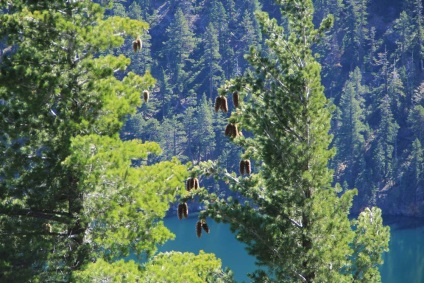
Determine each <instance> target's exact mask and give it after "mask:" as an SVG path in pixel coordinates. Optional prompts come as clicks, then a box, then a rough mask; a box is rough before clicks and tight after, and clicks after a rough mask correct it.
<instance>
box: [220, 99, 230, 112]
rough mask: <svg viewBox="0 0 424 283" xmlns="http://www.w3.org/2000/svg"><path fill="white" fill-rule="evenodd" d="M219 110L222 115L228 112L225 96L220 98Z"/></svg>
mask: <svg viewBox="0 0 424 283" xmlns="http://www.w3.org/2000/svg"><path fill="white" fill-rule="evenodd" d="M220 108H221V110H222V112H224V113H227V112H228V103H227V98H226V97H225V96H222V97H221V105H220Z"/></svg>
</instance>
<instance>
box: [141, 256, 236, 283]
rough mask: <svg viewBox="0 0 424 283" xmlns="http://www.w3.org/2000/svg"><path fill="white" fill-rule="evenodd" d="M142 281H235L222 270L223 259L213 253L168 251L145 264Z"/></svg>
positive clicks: (196, 282) (178, 282)
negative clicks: (195, 253)
mask: <svg viewBox="0 0 424 283" xmlns="http://www.w3.org/2000/svg"><path fill="white" fill-rule="evenodd" d="M142 282H151V283H154V282H175V283H183V282H193V283H203V282H210V283H212V282H220V283H222V282H233V280H232V279H231V274H229V273H225V272H222V269H221V261H220V260H219V259H216V258H215V256H214V255H212V254H206V253H205V252H203V251H200V253H199V255H197V256H196V255H194V254H192V253H181V252H167V253H161V254H158V255H157V256H155V257H154V258H153V259H152V260H151V261H150V262H149V263H148V264H146V265H145V266H144V272H143V277H142Z"/></svg>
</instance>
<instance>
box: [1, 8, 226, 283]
mask: <svg viewBox="0 0 424 283" xmlns="http://www.w3.org/2000/svg"><path fill="white" fill-rule="evenodd" d="M0 7H1V8H2V9H5V13H4V14H1V15H0V21H1V22H2V25H1V27H0V40H1V41H2V44H3V42H5V43H6V44H7V46H10V49H9V50H11V51H10V52H8V53H5V54H3V53H1V54H0V113H1V114H0V115H1V117H2V118H1V119H0V127H1V128H2V131H1V133H0V149H1V152H2V154H1V155H0V179H1V181H2V182H1V184H0V196H1V197H0V199H1V201H0V234H1V235H2V241H1V243H0V253H1V254H2V256H1V259H0V274H1V276H0V277H1V281H4V282H69V281H71V280H72V281H77V282H103V281H104V280H112V281H114V282H138V281H140V280H141V279H140V278H143V277H142V276H145V274H144V273H142V268H141V267H140V266H139V265H137V264H135V263H134V262H133V261H128V262H124V261H123V260H119V259H120V258H123V257H127V256H130V255H133V256H135V257H136V258H137V259H139V260H144V261H147V263H146V264H147V265H148V261H149V259H151V258H152V256H153V255H154V254H155V252H156V250H157V245H159V244H163V243H164V242H165V241H166V240H168V239H171V238H173V237H174V235H173V234H172V233H171V232H170V231H169V230H168V229H167V228H166V227H165V226H164V224H163V221H162V218H163V217H164V216H165V214H166V212H167V211H168V209H169V207H170V205H169V204H170V203H171V202H174V201H175V200H176V196H177V195H178V194H179V193H180V192H181V191H182V187H183V180H184V179H185V178H186V177H187V174H188V173H187V166H186V165H182V164H181V163H180V162H179V161H178V160H177V159H169V161H164V162H161V163H152V160H151V156H152V155H158V154H160V153H161V150H160V148H159V145H158V144H156V143H153V142H144V143H142V142H141V141H140V140H131V141H121V140H120V139H119V135H118V132H119V130H120V128H121V126H122V125H123V123H124V121H125V119H126V118H127V117H128V116H129V115H130V114H134V113H135V112H136V110H137V107H139V106H140V105H141V102H142V101H141V98H140V96H141V94H142V92H143V90H145V89H152V88H153V86H154V84H155V82H156V81H155V79H153V77H152V76H151V75H150V72H148V71H146V72H145V73H144V74H143V75H139V74H136V73H135V72H128V71H127V68H128V66H129V64H130V60H129V59H128V58H126V57H125V56H124V55H122V54H114V55H112V54H109V51H110V49H111V48H112V49H113V48H118V47H120V46H121V45H122V44H124V43H126V42H131V40H134V39H135V38H136V37H138V36H142V34H143V33H144V32H145V31H146V30H147V29H148V25H147V24H146V23H145V22H142V21H138V20H131V19H128V18H121V17H118V16H110V17H108V18H104V11H103V9H102V8H101V7H100V6H99V5H97V4H95V3H93V2H92V1H36V2H34V3H33V2H31V3H27V1H13V3H9V2H8V4H6V3H5V2H1V4H0ZM120 8H121V12H120V13H118V12H116V13H117V14H124V11H122V6H120ZM115 11H117V10H116V9H115ZM125 48H126V49H127V50H132V46H131V44H127V45H126V46H125ZM102 54H103V55H102ZM106 54H108V55H106ZM143 121H144V120H143ZM191 258H192V259H193V261H196V262H197V263H198V264H197V265H196V269H195V271H192V270H191V269H190V266H188V267H185V268H186V269H185V271H186V272H195V273H196V274H198V276H199V278H201V279H199V280H203V281H205V280H206V277H207V276H209V271H210V270H213V271H214V272H218V269H219V268H220V265H218V263H219V262H218V261H216V260H213V259H212V258H211V256H209V255H200V256H199V257H197V256H192V257H191ZM203 260H205V262H204V261H203Z"/></svg>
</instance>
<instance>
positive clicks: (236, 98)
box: [233, 91, 239, 108]
mask: <svg viewBox="0 0 424 283" xmlns="http://www.w3.org/2000/svg"><path fill="white" fill-rule="evenodd" d="M233 103H234V107H235V108H238V107H239V95H238V91H235V92H233Z"/></svg>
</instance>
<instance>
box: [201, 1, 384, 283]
mask: <svg viewBox="0 0 424 283" xmlns="http://www.w3.org/2000/svg"><path fill="white" fill-rule="evenodd" d="M278 3H279V4H281V5H282V7H283V8H282V13H283V15H284V16H285V17H286V19H287V22H288V31H287V32H284V30H283V28H282V27H280V26H278V24H277V22H276V20H271V19H269V17H268V16H267V14H265V13H262V12H260V13H257V18H258V21H259V23H260V25H261V28H262V32H263V34H264V35H265V36H266V38H267V39H266V44H267V48H266V49H265V50H264V51H263V52H260V51H258V50H257V49H255V48H251V51H250V53H249V54H248V55H247V57H246V58H247V60H248V61H249V63H250V65H251V68H252V69H251V71H248V72H246V73H245V74H244V75H243V76H240V77H237V78H235V79H233V80H230V81H229V82H227V83H226V84H225V85H224V86H223V87H222V88H221V91H223V92H224V93H232V92H233V91H239V92H240V95H241V97H242V98H243V99H244V100H246V101H244V103H243V106H242V107H241V109H239V110H237V111H234V112H233V113H232V115H231V117H230V118H229V123H232V124H236V125H238V129H239V131H238V135H236V136H235V137H234V136H233V137H231V138H230V139H231V140H232V141H234V142H235V143H236V144H238V145H239V146H240V147H242V148H243V149H244V153H243V154H242V156H241V157H240V159H250V160H252V165H253V166H252V167H253V172H252V174H251V175H250V176H245V177H243V176H237V175H236V174H235V173H229V172H227V170H226V169H224V168H221V167H219V166H217V165H216V164H214V163H213V162H206V163H204V164H201V166H199V167H198V168H196V170H197V173H199V174H200V173H203V174H209V175H214V176H220V177H221V178H222V179H223V180H224V181H226V182H228V183H229V184H230V189H231V190H232V191H234V192H235V193H236V194H237V195H238V197H237V198H225V197H221V196H220V197H218V196H216V195H210V196H209V195H207V194H206V195H204V196H205V197H206V198H207V199H209V200H208V203H209V204H208V207H207V209H206V211H204V212H203V213H202V214H201V215H200V217H205V216H211V217H212V218H214V219H215V220H217V221H223V222H226V223H230V226H231V230H232V231H233V232H234V233H235V234H236V237H237V239H239V240H240V241H242V242H244V243H246V244H247V250H248V252H249V253H250V254H252V255H254V256H255V257H256V259H257V263H258V264H259V266H263V269H259V270H257V271H256V272H255V273H254V274H253V275H252V278H253V279H254V281H255V282H353V281H356V282H364V281H367V282H379V281H380V278H379V272H378V265H379V264H381V253H382V252H383V251H385V250H387V247H388V240H389V232H388V228H386V227H383V225H382V220H381V211H380V210H379V209H378V208H372V209H367V210H366V211H364V212H363V213H361V214H360V216H359V219H358V222H354V223H351V222H350V221H349V218H348V214H349V208H350V206H351V202H352V198H353V196H354V194H355V190H352V191H347V192H345V193H343V194H342V195H341V196H339V195H338V192H339V191H338V190H337V187H336V188H332V187H331V181H332V171H331V170H329V169H328V166H327V163H328V160H329V158H330V157H332V156H333V154H334V151H333V150H329V149H328V147H329V145H330V142H331V136H330V135H329V134H328V132H329V129H330V109H329V104H328V101H327V100H326V98H325V97H324V94H323V88H322V86H321V82H320V66H319V64H318V63H317V62H316V60H315V57H314V56H313V54H312V52H311V47H312V45H313V44H314V43H315V42H316V40H317V38H318V37H319V34H320V33H322V32H323V31H325V29H326V28H327V27H328V26H329V25H331V18H326V19H325V20H324V21H323V22H322V24H321V26H320V28H319V29H318V30H315V29H314V25H313V23H312V14H313V8H312V2H311V1H302V2H299V1H292V0H287V1H278ZM240 130H241V131H244V132H246V134H243V135H241V134H240ZM247 133H249V134H248V135H247ZM240 200H244V202H241V201H240ZM369 210H370V211H372V213H369V212H368V211H369ZM352 224H354V225H356V227H357V229H352V227H351V225H352ZM377 238H378V239H377ZM358 259H361V261H359V260H358Z"/></svg>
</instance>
